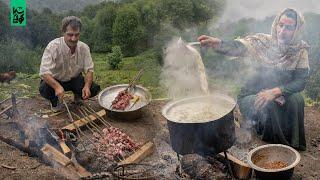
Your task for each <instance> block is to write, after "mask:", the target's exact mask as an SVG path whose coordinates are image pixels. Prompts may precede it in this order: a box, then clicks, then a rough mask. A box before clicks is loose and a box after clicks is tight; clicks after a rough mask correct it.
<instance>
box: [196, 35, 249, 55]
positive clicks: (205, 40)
mask: <svg viewBox="0 0 320 180" xmlns="http://www.w3.org/2000/svg"><path fill="white" fill-rule="evenodd" d="M198 41H199V42H200V44H201V46H203V47H211V48H213V49H214V50H215V51H216V52H218V53H220V54H223V55H226V56H236V57H239V56H244V54H245V53H246V52H247V48H246V47H245V45H243V44H242V43H241V42H240V41H235V40H231V41H223V40H221V39H219V38H216V37H211V36H206V35H202V36H200V37H199V38H198Z"/></svg>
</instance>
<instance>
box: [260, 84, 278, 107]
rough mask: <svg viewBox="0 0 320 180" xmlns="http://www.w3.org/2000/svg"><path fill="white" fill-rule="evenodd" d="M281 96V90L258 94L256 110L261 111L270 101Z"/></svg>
mask: <svg viewBox="0 0 320 180" xmlns="http://www.w3.org/2000/svg"><path fill="white" fill-rule="evenodd" d="M280 95H281V90H280V88H273V89H268V90H262V91H260V92H259V93H258V94H257V97H256V100H255V102H254V108H255V109H256V110H260V109H262V108H264V107H265V106H266V105H267V104H268V103H269V102H270V101H273V100H274V99H276V98H277V97H279V96H280Z"/></svg>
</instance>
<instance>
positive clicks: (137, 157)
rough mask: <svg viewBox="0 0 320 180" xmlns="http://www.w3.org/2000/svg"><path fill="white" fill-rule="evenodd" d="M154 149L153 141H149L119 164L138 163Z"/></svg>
mask: <svg viewBox="0 0 320 180" xmlns="http://www.w3.org/2000/svg"><path fill="white" fill-rule="evenodd" d="M153 149H154V144H153V143H152V142H148V143H146V144H145V145H143V146H142V147H141V148H139V149H138V150H137V151H136V152H135V153H133V154H132V155H131V156H129V157H128V158H126V159H125V160H123V161H121V162H120V163H118V165H124V164H132V163H138V162H140V161H141V160H142V159H143V158H145V157H147V156H149V155H150V154H151V153H152V152H153Z"/></svg>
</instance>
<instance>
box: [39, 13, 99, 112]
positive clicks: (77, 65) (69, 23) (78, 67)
mask: <svg viewBox="0 0 320 180" xmlns="http://www.w3.org/2000/svg"><path fill="white" fill-rule="evenodd" d="M81 26H82V24H81V20H80V19H79V18H78V17H75V16H68V17H65V18H64V19H63V20H62V28H61V31H62V34H63V37H60V38H57V39H54V40H52V41H51V42H50V43H49V44H48V46H47V47H46V49H45V51H44V53H43V56H42V60H41V65H40V73H39V74H40V77H41V82H40V87H39V91H40V94H41V96H43V97H44V98H46V99H48V100H50V102H51V109H52V110H53V111H54V112H56V111H59V110H60V109H61V107H62V106H61V104H60V102H59V100H62V99H63V97H64V94H65V91H72V92H73V94H74V100H75V102H76V103H77V102H80V101H81V99H83V100H86V99H88V98H89V97H92V96H95V95H96V94H97V93H98V92H99V91H100V86H99V85H97V84H95V83H93V62H92V58H91V54H90V49H89V47H88V45H86V44H85V43H83V42H81V41H79V38H80V32H81ZM82 73H84V74H85V77H83V76H82Z"/></svg>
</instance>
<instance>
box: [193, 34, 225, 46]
mask: <svg viewBox="0 0 320 180" xmlns="http://www.w3.org/2000/svg"><path fill="white" fill-rule="evenodd" d="M198 41H199V42H200V45H201V46H203V47H212V48H213V49H217V48H219V47H220V45H221V42H222V41H221V39H218V38H215V37H211V36H206V35H201V36H199V37H198Z"/></svg>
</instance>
